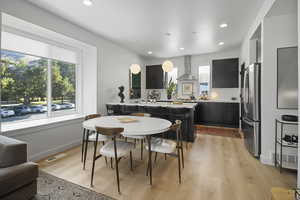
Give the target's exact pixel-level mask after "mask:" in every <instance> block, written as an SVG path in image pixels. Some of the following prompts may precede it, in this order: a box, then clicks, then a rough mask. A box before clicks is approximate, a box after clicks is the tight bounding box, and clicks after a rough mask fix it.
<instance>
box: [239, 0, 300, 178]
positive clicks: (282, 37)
mask: <svg viewBox="0 0 300 200" xmlns="http://www.w3.org/2000/svg"><path fill="white" fill-rule="evenodd" d="M280 1H281V0H280ZM275 2H276V0H265V2H264V4H263V6H262V7H261V9H260V10H259V12H258V14H257V16H256V18H255V20H254V21H253V23H252V26H251V27H249V30H248V33H247V35H246V36H245V38H244V40H243V43H242V47H241V55H240V58H241V62H245V64H246V66H247V65H249V64H250V57H251V55H250V39H251V37H252V35H253V34H254V32H255V31H256V29H257V28H258V26H259V25H260V24H261V25H262V40H261V45H262V46H261V50H262V57H261V63H262V98H261V100H262V133H261V134H262V144H261V145H262V155H261V162H263V163H265V164H273V163H272V160H271V154H272V153H273V152H274V134H275V127H274V123H275V122H274V120H275V117H280V115H281V114H283V113H285V114H288V113H290V114H296V113H297V111H295V110H278V109H276V98H277V97H276V95H277V94H276V73H277V72H276V66H277V63H276V48H279V47H285V46H295V45H298V39H297V18H296V16H295V15H294V16H293V15H285V16H284V15H283V14H288V13H289V10H287V9H286V8H283V9H281V8H279V9H278V5H277V9H276V11H275V10H274V12H272V15H273V16H268V17H271V18H265V17H266V16H267V15H268V12H269V11H270V9H271V8H272V6H273V5H275V4H274V3H275ZM276 3H280V4H281V5H285V4H286V3H289V4H291V3H294V1H292V0H291V1H284V0H282V1H281V2H279V1H277V2H276ZM280 4H279V5H280ZM298 6H299V5H298ZM287 8H288V7H287ZM298 10H299V9H298ZM276 12H277V13H280V12H281V15H280V16H277V17H276V16H274V14H275V13H276ZM269 15H270V14H269ZM299 88H300V87H299ZM298 159H299V157H298ZM298 163H299V162H298ZM298 180H299V179H298Z"/></svg>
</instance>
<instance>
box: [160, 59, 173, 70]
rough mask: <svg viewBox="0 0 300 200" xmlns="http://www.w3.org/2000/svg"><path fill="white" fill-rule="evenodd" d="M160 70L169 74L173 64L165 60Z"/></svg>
mask: <svg viewBox="0 0 300 200" xmlns="http://www.w3.org/2000/svg"><path fill="white" fill-rule="evenodd" d="M162 68H163V70H164V72H171V71H172V70H173V68H174V65H173V63H172V62H171V61H170V60H166V61H165V62H164V63H163V64H162Z"/></svg>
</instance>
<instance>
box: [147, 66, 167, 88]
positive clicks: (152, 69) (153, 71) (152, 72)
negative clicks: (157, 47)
mask: <svg viewBox="0 0 300 200" xmlns="http://www.w3.org/2000/svg"><path fill="white" fill-rule="evenodd" d="M163 87H164V73H163V69H162V66H161V65H151V66H146V89H163Z"/></svg>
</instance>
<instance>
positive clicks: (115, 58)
mask: <svg viewBox="0 0 300 200" xmlns="http://www.w3.org/2000/svg"><path fill="white" fill-rule="evenodd" d="M0 11H1V12H5V13H7V14H10V15H12V16H15V17H18V18H20V19H23V20H26V21H28V22H31V23H33V24H36V25H38V26H41V27H44V28H47V29H49V30H52V31H55V32H58V33H61V34H64V35H66V36H68V37H71V38H74V39H77V40H80V41H82V42H85V43H87V44H90V45H93V46H96V47H97V49H98V64H97V65H98V70H97V73H98V74H97V76H98V83H89V84H97V86H98V87H97V90H98V92H97V93H98V94H97V96H98V98H97V99H98V102H97V104H98V105H97V110H98V112H102V113H104V112H105V110H106V109H105V103H106V102H109V101H112V100H114V99H116V98H117V93H118V90H117V89H116V88H117V87H118V86H120V85H124V86H125V87H126V88H128V69H129V65H130V64H131V63H135V62H140V60H141V59H140V56H139V55H137V54H136V53H134V52H131V51H129V50H127V49H125V48H122V47H120V46H119V45H117V44H114V43H113V42H111V41H108V40H106V39H104V38H102V37H101V36H99V35H96V34H93V33H91V32H89V31H87V30H85V29H83V28H81V27H79V26H77V25H75V24H72V23H70V22H68V21H66V20H64V19H62V18H60V17H58V16H56V15H53V14H52V13H49V12H47V11H45V10H43V9H41V8H39V7H36V6H34V5H32V4H30V3H28V2H27V1H24V0H1V1H0ZM125 73H126V74H125ZM104 88H105V90H104ZM127 96H128V95H127ZM85 103H89V102H85ZM70 123H71V124H72V125H70ZM80 124H81V123H80V121H78V120H73V121H72V122H68V123H67V124H64V123H63V124H59V125H58V126H56V125H55V126H51V128H50V129H47V128H46V129H43V128H41V129H32V130H31V129H28V130H26V131H25V132H22V133H24V134H23V135H22V136H20V135H18V136H14V137H17V138H19V139H23V140H24V141H27V142H28V143H29V157H30V158H31V159H40V158H42V157H43V156H45V155H48V154H49V153H55V152H57V151H60V150H62V149H63V148H64V147H70V146H72V145H77V144H79V139H80V137H81V130H80ZM9 134H10V135H16V134H17V133H16V132H11V133H9ZM43 144H46V145H43ZM70 144H72V145H70Z"/></svg>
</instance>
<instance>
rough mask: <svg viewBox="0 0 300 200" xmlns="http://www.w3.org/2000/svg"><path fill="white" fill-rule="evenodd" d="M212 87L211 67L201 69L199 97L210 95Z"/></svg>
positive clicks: (201, 67)
mask: <svg viewBox="0 0 300 200" xmlns="http://www.w3.org/2000/svg"><path fill="white" fill-rule="evenodd" d="M209 87H210V66H200V67H199V95H208V92H209Z"/></svg>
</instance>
